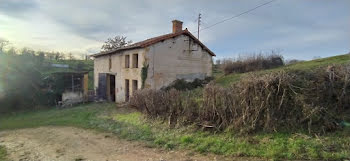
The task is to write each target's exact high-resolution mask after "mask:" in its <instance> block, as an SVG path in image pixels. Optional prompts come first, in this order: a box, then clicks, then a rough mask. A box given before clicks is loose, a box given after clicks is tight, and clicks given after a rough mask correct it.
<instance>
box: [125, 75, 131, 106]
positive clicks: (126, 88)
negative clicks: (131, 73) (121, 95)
mask: <svg viewBox="0 0 350 161" xmlns="http://www.w3.org/2000/svg"><path fill="white" fill-rule="evenodd" d="M129 93H130V90H129V79H125V101H126V102H127V101H129Z"/></svg>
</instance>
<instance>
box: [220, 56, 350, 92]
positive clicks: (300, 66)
mask: <svg viewBox="0 0 350 161" xmlns="http://www.w3.org/2000/svg"><path fill="white" fill-rule="evenodd" d="M349 62H350V54H345V55H339V56H333V57H329V58H322V59H316V60H312V61H303V62H298V63H294V64H288V65H284V66H281V67H277V68H273V69H267V70H261V71H255V72H246V73H232V74H228V75H225V74H224V73H223V72H220V71H219V70H218V68H220V67H217V69H216V70H214V71H216V72H215V73H214V74H215V75H216V77H215V82H216V83H217V84H219V85H221V86H224V87H228V86H230V85H231V84H232V83H235V82H237V81H239V80H241V78H243V77H242V76H245V75H249V74H251V73H254V74H257V75H263V74H266V73H270V72H278V71H282V70H283V71H295V70H300V71H311V70H315V69H318V68H322V67H327V66H329V65H343V64H347V63H349ZM221 64H222V63H221ZM216 66H222V65H216Z"/></svg>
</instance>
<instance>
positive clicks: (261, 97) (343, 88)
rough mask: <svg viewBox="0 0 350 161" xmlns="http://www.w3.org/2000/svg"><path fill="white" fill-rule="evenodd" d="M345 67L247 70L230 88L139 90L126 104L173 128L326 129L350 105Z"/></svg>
mask: <svg viewBox="0 0 350 161" xmlns="http://www.w3.org/2000/svg"><path fill="white" fill-rule="evenodd" d="M349 78H350V71H349V66H346V65H345V66H329V67H328V68H326V69H324V68H320V69H318V70H315V71H310V72H306V71H299V70H296V71H289V72H283V71H281V72H272V73H269V74H265V75H262V76H259V75H256V74H251V75H248V76H246V77H245V78H244V79H242V80H241V81H239V82H237V83H235V84H233V85H232V86H231V87H229V88H223V87H220V86H216V85H212V84H211V85H208V86H207V87H206V88H204V91H203V95H202V99H200V100H198V99H196V96H193V95H191V93H183V92H181V91H177V90H174V89H173V90H170V91H155V90H143V91H137V92H136V93H135V94H134V96H133V97H132V98H131V100H130V105H131V106H132V107H135V108H136V109H138V110H139V111H141V112H143V113H145V114H146V115H147V116H148V117H150V118H161V119H163V120H166V121H168V122H169V125H170V126H171V127H173V126H175V125H177V124H180V125H187V124H197V125H198V126H199V127H201V128H205V129H210V130H213V131H223V130H226V129H232V130H234V131H239V132H240V133H252V132H258V131H266V132H272V131H285V130H288V131H291V130H292V131H298V130H305V131H308V132H309V133H325V132H327V131H335V130H337V129H341V128H343V126H341V121H342V120H344V119H345V115H343V114H344V112H346V111H349V110H350V106H349V105H350V99H349V98H350V93H349V92H348V91H349V90H350V83H349V82H350V79H349Z"/></svg>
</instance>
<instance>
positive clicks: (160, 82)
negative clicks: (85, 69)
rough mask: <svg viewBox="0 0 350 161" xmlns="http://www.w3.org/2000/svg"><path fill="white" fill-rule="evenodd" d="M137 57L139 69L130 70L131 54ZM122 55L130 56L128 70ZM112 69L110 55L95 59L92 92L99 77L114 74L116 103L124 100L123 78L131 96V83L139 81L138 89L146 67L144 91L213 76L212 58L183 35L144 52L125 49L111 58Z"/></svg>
mask: <svg viewBox="0 0 350 161" xmlns="http://www.w3.org/2000/svg"><path fill="white" fill-rule="evenodd" d="M136 53H138V54H139V59H138V61H139V62H138V68H132V64H133V62H132V54H136ZM125 55H130V68H125ZM111 58H112V68H111V69H109V55H107V56H101V57H98V58H95V61H94V63H95V64H94V67H95V68H94V79H95V81H94V82H95V89H96V88H97V87H98V74H99V73H108V74H112V75H116V79H115V80H116V84H115V87H116V88H115V91H116V101H117V102H123V101H125V87H124V86H125V79H129V89H130V96H131V95H132V80H137V81H138V84H137V85H138V89H141V86H142V80H141V68H142V67H143V64H144V62H146V63H147V64H149V68H148V77H147V79H146V82H145V88H152V89H160V88H162V87H164V86H167V85H169V84H170V83H172V82H173V81H174V80H176V79H185V80H188V81H192V80H194V79H195V78H200V79H204V78H205V77H206V76H211V75H212V57H211V56H210V55H209V53H208V52H207V51H205V50H203V49H202V47H201V46H200V45H198V44H196V43H194V41H193V40H191V39H190V38H189V37H188V36H185V35H182V36H178V37H176V38H172V39H168V40H165V41H163V42H159V43H156V44H154V45H151V46H149V47H146V48H143V49H134V50H127V51H124V52H121V53H118V54H113V55H111Z"/></svg>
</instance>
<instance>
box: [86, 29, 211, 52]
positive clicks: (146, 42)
mask: <svg viewBox="0 0 350 161" xmlns="http://www.w3.org/2000/svg"><path fill="white" fill-rule="evenodd" d="M179 35H187V36H189V37H191V38H192V39H193V40H194V41H195V42H196V43H198V44H199V45H200V46H202V48H203V49H204V50H206V51H207V52H208V53H209V54H210V55H211V56H216V55H215V54H214V53H213V52H212V51H211V50H209V49H208V48H207V47H206V46H205V45H204V44H203V43H201V42H200V41H199V40H198V39H197V38H196V37H195V36H193V35H192V34H191V33H190V32H189V31H188V30H187V29H186V30H182V31H180V32H177V33H170V34H166V35H162V36H157V37H153V38H150V39H147V40H144V41H140V42H137V43H134V44H131V45H128V46H125V47H121V48H118V49H115V50H111V51H108V52H101V53H97V54H93V55H91V56H93V57H99V56H103V55H109V54H114V53H117V52H119V51H124V50H129V49H136V48H144V47H147V46H150V45H153V44H155V43H158V42H160V41H164V40H167V39H170V38H174V37H176V36H179Z"/></svg>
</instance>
